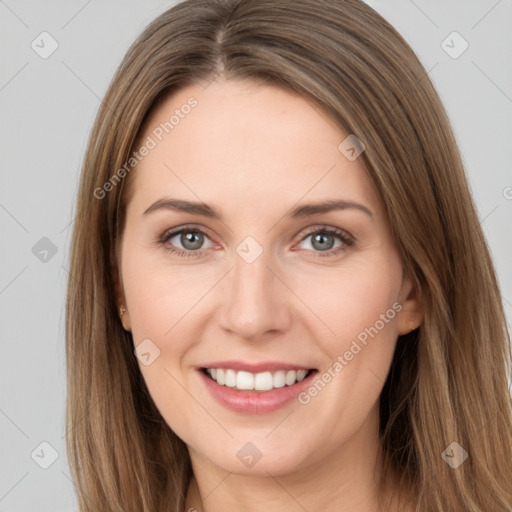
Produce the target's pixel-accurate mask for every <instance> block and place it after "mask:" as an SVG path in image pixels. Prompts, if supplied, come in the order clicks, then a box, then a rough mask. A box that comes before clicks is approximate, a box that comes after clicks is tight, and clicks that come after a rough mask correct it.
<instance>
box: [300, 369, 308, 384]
mask: <svg viewBox="0 0 512 512" xmlns="http://www.w3.org/2000/svg"><path fill="white" fill-rule="evenodd" d="M307 373H308V371H307V370H299V371H298V372H297V382H300V381H301V380H304V378H305V377H306V374H307Z"/></svg>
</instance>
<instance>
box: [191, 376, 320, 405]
mask: <svg viewBox="0 0 512 512" xmlns="http://www.w3.org/2000/svg"><path fill="white" fill-rule="evenodd" d="M198 372H199V375H200V376H201V378H202V379H203V382H204V383H205V385H206V388H207V389H208V391H209V392H210V393H211V394H212V395H213V397H214V398H215V399H216V400H217V401H218V402H220V403H221V404H222V405H224V406H225V407H227V408H228V409H231V410H232V411H234V412H241V413H246V414H265V413H269V412H274V411H277V410H278V409H281V408H282V407H284V406H286V405H288V404H289V403H290V402H292V401H293V400H294V399H295V398H297V396H298V395H299V394H300V393H302V392H303V391H304V390H305V389H306V388H307V387H308V386H310V384H311V380H312V379H313V377H314V376H315V374H316V373H317V372H316V371H313V372H311V373H310V374H309V375H308V376H307V377H306V378H305V379H303V380H301V381H300V382H297V383H295V384H293V385H291V386H284V387H282V388H276V389H272V390H270V391H241V390H239V389H236V388H230V387H227V386H221V385H220V384H217V382H216V381H214V380H213V379H211V378H210V377H208V376H207V375H206V374H205V373H203V371H201V370H198Z"/></svg>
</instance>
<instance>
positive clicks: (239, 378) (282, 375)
mask: <svg viewBox="0 0 512 512" xmlns="http://www.w3.org/2000/svg"><path fill="white" fill-rule="evenodd" d="M206 372H207V373H208V375H210V377H211V378H212V379H213V380H215V381H216V382H217V384H220V385H221V386H227V387H230V388H236V389H240V390H256V391H269V390H271V389H274V388H276V389H277V388H282V387H284V386H285V385H286V386H292V385H293V384H295V383H297V382H300V381H302V380H304V379H305V378H306V375H307V374H308V370H298V371H295V370H289V371H285V370H278V371H276V372H274V373H271V372H261V373H250V372H245V371H239V372H237V371H235V370H232V369H223V368H208V369H207V370H206Z"/></svg>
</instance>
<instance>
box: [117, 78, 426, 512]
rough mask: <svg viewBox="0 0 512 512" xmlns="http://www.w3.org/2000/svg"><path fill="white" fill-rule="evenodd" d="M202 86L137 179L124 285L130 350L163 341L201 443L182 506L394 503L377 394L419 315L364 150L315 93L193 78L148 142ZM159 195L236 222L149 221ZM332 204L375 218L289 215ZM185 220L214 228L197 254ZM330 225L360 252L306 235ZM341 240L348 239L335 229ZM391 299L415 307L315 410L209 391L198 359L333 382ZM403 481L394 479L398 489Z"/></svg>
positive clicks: (194, 446) (166, 374) (157, 363)
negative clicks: (296, 369) (384, 473)
mask: <svg viewBox="0 0 512 512" xmlns="http://www.w3.org/2000/svg"><path fill="white" fill-rule="evenodd" d="M191 96H193V97H194V98H196V99H197V101H198V105H197V106H196V107H195V108H194V109H192V111H191V112H190V114H188V115H187V116H186V117H185V118H184V119H180V123H179V125H177V126H175V128H174V129H173V131H172V132H171V133H169V134H168V135H166V136H165V137H164V138H163V140H162V141H161V142H159V143H158V145H157V146H156V147H155V148H154V149H152V150H151V151H150V153H149V154H148V155H147V156H146V157H145V158H144V159H143V160H142V161H141V162H140V163H139V164H138V165H137V167H136V170H135V171H134V176H132V177H131V178H132V179H133V180H134V181H133V183H132V185H133V186H134V195H133V197H132V199H131V201H130V202H129V204H128V207H127V221H126V227H125V231H124V234H123V238H122V245H121V257H120V269H119V276H118V278H117V283H118V284H117V297H118V303H119V305H124V306H126V308H127V312H126V313H125V314H124V315H123V317H122V321H123V326H124V328H125V329H127V330H130V331H131V332H132V335H133V341H134V346H135V347H136V346H138V345H139V344H140V343H141V342H142V340H144V339H147V338H149V339H150V340H151V341H152V342H153V343H154V344H155V345H156V346H157V347H158V348H159V350H160V355H159V357H157V358H156V359H155V360H154V361H153V362H152V363H151V364H150V365H148V366H145V365H143V364H142V363H141V362H140V361H139V366H140V370H141V372H142V374H143V377H144V379H145V382H146V383H147V386H148V389H149V391H150V393H151V396H152V398H153V400H154V402H155V404H156V406H157V407H158V409H159V411H160V412H161V414H162V416H163V417H164V418H165V420H166V422H167V423H168V425H169V426H170V427H171V428H172V429H173V430H174V431H175V432H176V433H177V434H178V436H180V438H181V439H182V440H183V441H184V442H185V443H186V444H187V446H188V449H189V453H190V457H191V460H192V464H193V469H194V479H193V480H192V482H191V485H190V488H189V494H188V497H187V509H186V510H188V509H189V507H194V508H195V509H196V510H205V511H220V510H245V511H254V512H255V511H267V510H281V511H299V510H304V509H305V510H308V511H320V510H322V511H323V512H329V511H336V512H340V511H342V512H343V511H349V510H350V511H352V510H358V511H360V512H370V511H372V512H373V511H377V510H380V508H379V504H383V503H384V501H383V499H382V497H379V496H378V495H377V493H376V484H375V478H376V476H378V472H377V473H375V474H374V467H375V464H376V460H377V453H378V449H379V437H378V421H379V413H378V403H379V402H378V400H379V395H380V393H381V390H382V387H383V385H384V382H385V379H386V376H387V373H388V371H389V367H390V364H391V360H392V356H393V351H394V348H395V343H396V340H397V337H398V336H399V335H400V334H404V333H406V332H409V331H410V330H412V329H414V328H416V327H417V326H418V325H419V324H420V323H421V321H422V309H421V305H420V304H419V301H418V299H417V293H416V291H415V289H414V287H413V284H412V280H411V279H409V278H408V276H406V275H405V273H404V270H403V265H402V262H401V261H400V258H399V255H398V251H397V248H396V246H395V244H394V242H393V240H392V236H391V230H390V226H389V223H388V220H387V218H386V216H385V213H384V208H383V204H382V202H381V200H380V199H379V196H378V194H377V191H376V190H375V188H374V186H373V184H372V182H371V180H370V178H369V176H368V175H367V172H366V170H365V168H364V164H363V162H362V159H361V158H358V159H356V160H355V161H349V160H348V159H347V158H346V157H345V156H344V155H343V154H342V153H341V152H340V151H339V150H338V145H339V144H340V142H341V141H343V140H344V139H345V137H346V136H347V135H348V134H346V133H343V132H342V131H341V130H340V129H339V128H338V127H337V126H336V125H335V124H334V123H333V121H332V120H330V119H329V118H328V117H327V116H326V115H325V114H323V113H322V112H321V111H320V110H319V108H318V107H317V106H316V105H314V104H313V103H311V102H310V101H308V100H306V99H304V98H303V97H300V96H298V95H295V94H291V93H289V92H286V91H284V90H281V89H279V88H276V87H273V86H268V85H262V84H258V83H256V82H251V81H226V80H224V79H220V78H218V79H217V80H216V81H215V82H213V83H211V84H210V85H209V86H208V87H207V88H204V86H203V85H193V86H189V87H187V88H185V89H182V90H180V91H178V92H177V93H175V94H174V95H172V96H170V97H169V98H167V100H166V101H165V102H164V103H163V104H161V105H160V106H159V107H158V109H156V110H155V111H154V112H153V113H152V115H151V116H150V118H149V121H148V122H147V123H146V125H145V133H144V134H143V137H142V139H141V140H144V139H145V138H146V137H147V136H148V135H151V133H152V130H153V129H154V128H155V127H156V126H158V125H159V124H160V123H161V122H164V121H166V120H168V118H169V116H170V115H171V114H172V112H173V111H174V110H175V109H176V108H179V107H180V106H181V105H183V104H184V103H186V102H187V100H188V99H189V98H190V97H191ZM163 196H168V197H172V198H176V199H182V200H189V201H204V202H205V203H207V204H209V205H214V206H215V207H216V208H217V209H218V210H219V211H220V212H221V213H222V215H223V220H222V221H220V220H217V219H211V218H208V217H205V216H202V215H193V214H190V213H182V212H177V211H173V210H170V209H160V210H158V211H154V212H152V213H150V214H147V215H144V214H143V212H144V211H145V210H146V209H147V208H148V207H149V206H150V205H151V204H153V203H154V202H155V201H157V200H159V199H160V198H162V197H163ZM326 199H345V200H348V201H354V202H357V203H359V204H361V205H364V206H365V207H367V208H368V209H369V210H370V211H371V212H372V216H370V215H367V214H366V213H364V212H362V211H360V210H357V209H346V210H339V211H332V212H328V213H322V214H317V215H314V216H309V217H305V218H300V219H291V218H289V217H287V213H288V212H289V210H290V209H291V208H292V207H295V206H297V205H300V204H302V203H305V202H315V201H322V200H326ZM186 224H193V225H194V226H193V227H199V228H202V229H203V230H205V231H206V232H207V236H206V237H205V238H204V243H203V245H202V246H201V248H200V249H189V252H192V250H196V251H197V250H199V251H201V252H202V254H201V255H200V256H199V257H191V258H185V257H182V256H178V255H175V254H173V253H171V252H169V251H168V250H166V247H169V246H172V244H174V247H176V249H177V250H180V249H181V250H183V251H185V250H187V248H189V247H190V244H189V245H183V239H180V236H179V235H177V236H174V237H173V238H172V242H171V241H167V242H165V243H164V244H158V240H159V239H160V237H161V236H162V234H164V233H165V232H166V231H169V230H170V229H171V228H179V227H181V226H183V225H186ZM324 227H336V228H339V229H342V230H344V231H346V232H347V233H349V234H350V235H351V237H352V238H353V239H354V240H355V242H354V244H353V245H351V246H345V247H344V249H343V250H342V251H341V252H340V253H338V254H337V255H332V256H326V257H322V256H321V254H322V250H321V248H318V244H315V245H314V244H313V236H308V235H309V234H310V229H311V228H318V230H317V231H321V229H322V228H324ZM247 236H251V237H253V238H254V239H255V240H256V241H257V243H258V244H259V245H260V246H261V248H262V249H263V252H262V254H261V255H260V256H259V257H258V258H257V259H256V260H255V261H254V262H252V263H247V262H246V261H245V260H244V259H243V258H242V257H240V256H239V254H238V253H237V252H236V248H237V246H238V245H239V244H240V243H241V242H242V241H243V240H244V239H245V238H246V237H247ZM327 236H329V235H327ZM327 241H328V243H333V244H334V246H335V247H334V249H336V248H337V247H339V246H340V245H341V246H343V245H344V244H343V242H341V241H340V240H339V239H338V238H337V237H336V236H334V237H333V238H332V239H331V238H328V240H327ZM185 244H186V240H185ZM318 254H320V256H318ZM394 303H399V304H401V306H402V309H401V311H400V312H399V313H398V314H396V316H394V318H393V319H391V320H389V321H388V322H387V323H385V326H384V328H382V329H381V330H380V331H379V332H378V335H376V336H375V337H374V338H373V339H371V338H370V339H369V341H368V344H367V345H366V346H364V348H363V349H362V350H361V351H360V352H359V353H358V354H357V355H355V356H354V358H353V359H352V360H351V361H350V362H349V363H348V364H347V365H346V366H345V367H344V368H343V370H342V371H341V372H339V374H337V376H336V377H335V378H333V379H332V380H331V382H330V383H329V384H328V385H327V386H326V387H325V388H324V389H323V390H322V391H321V393H319V394H318V395H317V396H316V397H314V398H312V399H311V401H310V402H309V403H308V404H306V405H303V404H301V403H299V402H298V401H297V400H294V401H293V402H292V403H291V404H289V405H287V406H285V407H284V408H282V409H280V410H278V411H275V412H272V413H267V414H260V415H248V414H242V413H236V412H233V411H231V410H228V409H226V408H225V407H224V406H222V405H220V404H219V403H218V402H217V401H216V400H215V399H214V398H212V397H211V396H210V395H209V393H208V392H207V391H206V390H205V387H204V383H203V382H202V380H201V379H200V377H199V375H198V373H197V371H196V369H195V368H196V367H197V366H204V365H205V363H207V362H211V361H214V360H217V361H218V360H228V359H238V360H246V361H269V360H272V361H283V362H289V363H295V364H302V365H305V366H307V367H310V368H317V369H319V374H322V373H323V372H325V371H327V369H328V368H329V367H331V366H332V363H333V360H336V358H337V357H338V356H339V355H343V354H344V353H345V352H346V351H347V350H348V349H349V348H350V345H351V343H352V340H354V339H355V338H356V337H357V335H358V334H359V333H361V332H362V331H364V329H365V328H368V327H370V326H374V325H375V323H376V321H377V320H378V319H379V318H380V315H381V314H384V313H385V312H386V311H387V310H388V309H389V308H391V307H392V305H393V304H394ZM247 442H251V443H253V444H254V445H255V446H256V447H257V448H258V450H259V451H260V452H261V453H262V457H261V459H260V460H259V461H258V462H257V463H256V464H255V465H254V466H253V467H252V468H248V467H246V466H245V465H244V464H242V462H241V461H240V460H239V459H238V457H237V452H238V451H239V450H240V448H241V447H242V446H244V445H245V444H246V443H247ZM396 476H397V475H396V474H391V475H389V485H388V489H389V491H390V492H391V491H393V490H395V486H396ZM402 491H403V489H402ZM382 506H383V508H382V510H398V508H386V507H384V505H382ZM403 510H408V508H407V507H406V508H405V509H403ZM411 510H412V509H411Z"/></svg>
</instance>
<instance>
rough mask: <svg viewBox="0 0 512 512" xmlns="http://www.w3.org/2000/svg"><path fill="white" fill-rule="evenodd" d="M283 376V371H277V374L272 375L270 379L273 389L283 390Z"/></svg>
mask: <svg viewBox="0 0 512 512" xmlns="http://www.w3.org/2000/svg"><path fill="white" fill-rule="evenodd" d="M284 375H285V374H284V370H279V371H278V372H276V373H274V376H273V377H272V386H273V387H275V388H284V385H285V381H284Z"/></svg>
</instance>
